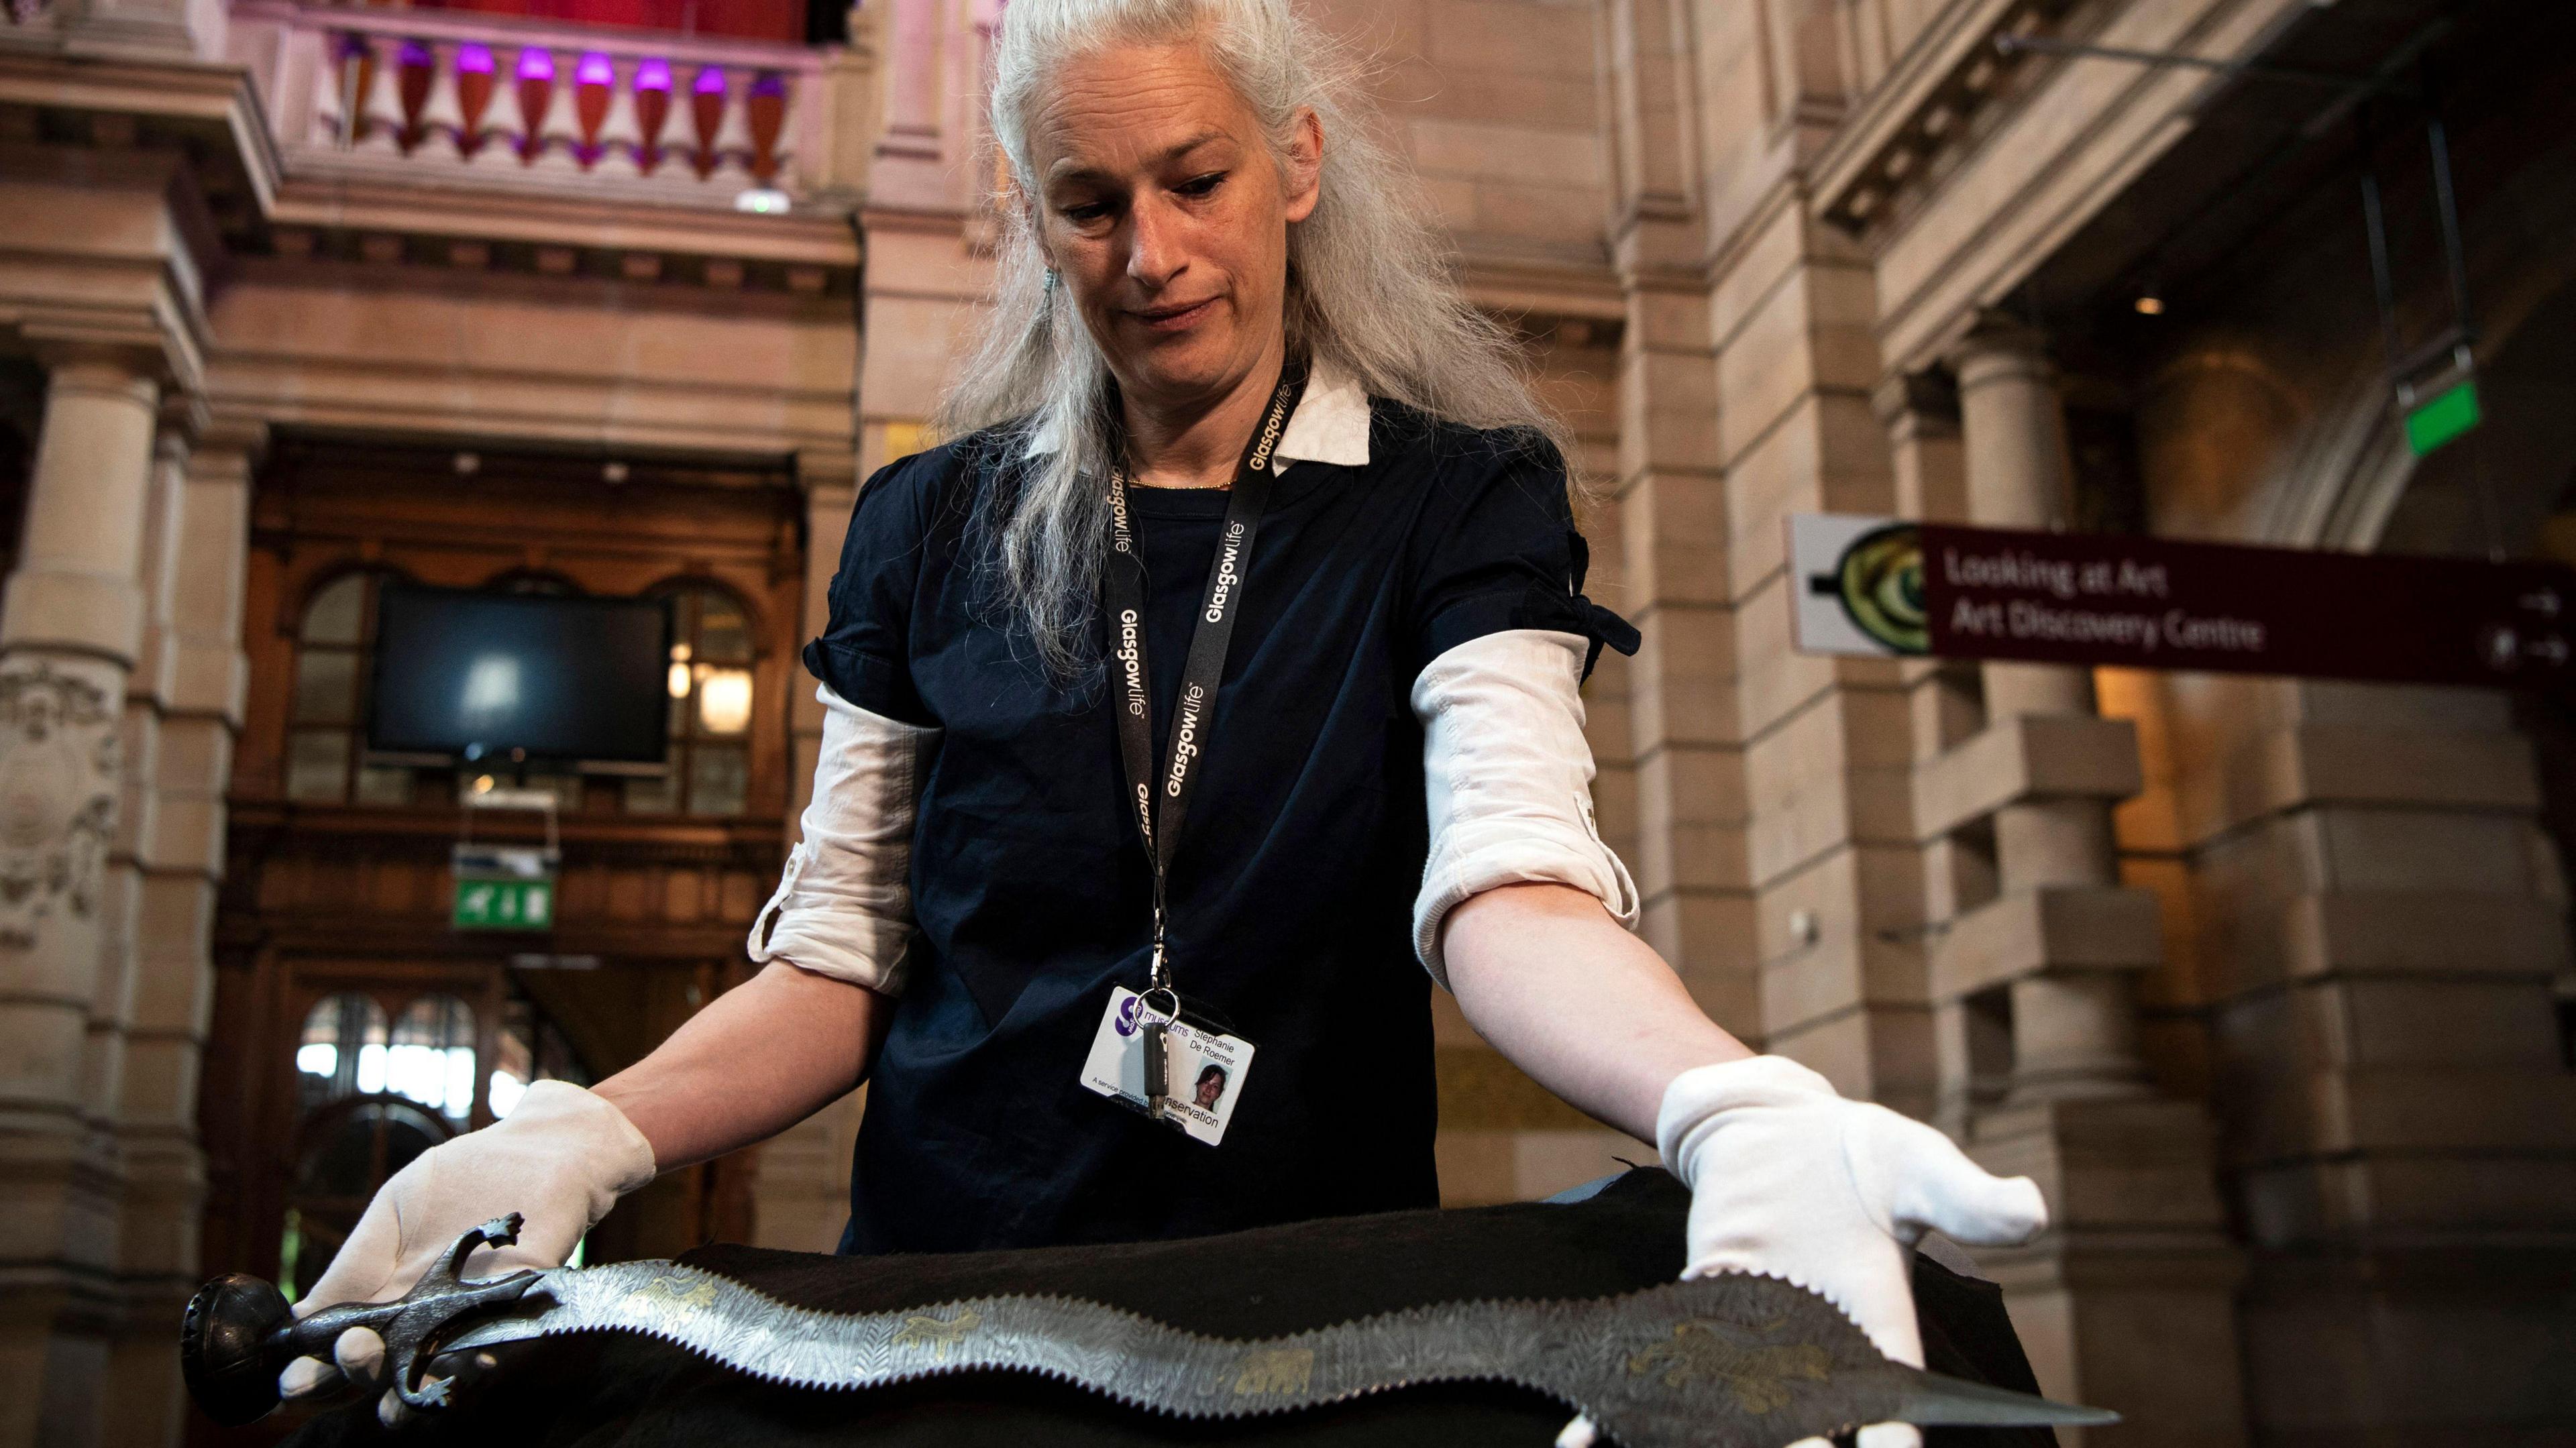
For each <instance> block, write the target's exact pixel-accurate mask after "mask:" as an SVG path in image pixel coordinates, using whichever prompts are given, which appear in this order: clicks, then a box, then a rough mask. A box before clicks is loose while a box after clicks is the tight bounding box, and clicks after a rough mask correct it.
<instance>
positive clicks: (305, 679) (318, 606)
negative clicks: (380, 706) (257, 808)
mask: <svg viewBox="0 0 2576 1448" xmlns="http://www.w3.org/2000/svg"><path fill="white" fill-rule="evenodd" d="M382 578H383V575H382V574H379V573H374V572H356V573H344V574H342V575H340V576H339V577H338V578H335V579H333V580H331V582H329V583H327V584H325V585H323V586H322V587H321V588H320V589H318V590H316V591H315V593H314V595H313V597H312V598H311V599H309V600H307V601H306V603H305V605H304V617H303V619H302V620H301V621H300V622H299V623H298V625H297V627H296V634H295V698H294V702H293V709H292V713H291V714H290V715H289V718H288V726H287V736H286V797H287V798H288V799H294V800H307V801H311V802H314V803H320V804H345V803H348V802H350V801H352V800H355V801H356V802H357V803H359V804H375V805H395V806H401V805H408V804H410V803H411V790H412V772H411V770H410V769H408V768H405V767H402V766H397V765H375V764H369V763H367V762H366V732H367V731H366V719H367V679H368V672H369V670H368V664H369V663H370V662H371V658H372V655H373V653H374V651H375V642H376V592H377V589H378V586H379V584H380V582H381V580H382Z"/></svg>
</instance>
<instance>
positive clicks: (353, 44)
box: [332, 30, 367, 60]
mask: <svg viewBox="0 0 2576 1448" xmlns="http://www.w3.org/2000/svg"><path fill="white" fill-rule="evenodd" d="M332 50H333V51H334V52H335V53H337V54H338V56H339V57H340V59H342V60H359V59H363V58H364V57H365V56H366V54H367V37H365V36H363V35H360V34H358V33H357V32H356V31H354V30H353V31H348V32H345V33H343V34H342V35H341V37H340V43H339V44H337V45H335V46H333V47H332Z"/></svg>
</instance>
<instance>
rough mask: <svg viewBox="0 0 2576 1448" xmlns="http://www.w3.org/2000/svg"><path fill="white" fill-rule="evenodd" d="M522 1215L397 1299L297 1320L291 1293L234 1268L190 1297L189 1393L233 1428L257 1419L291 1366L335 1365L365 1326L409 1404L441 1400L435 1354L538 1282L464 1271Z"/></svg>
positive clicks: (485, 1232)
mask: <svg viewBox="0 0 2576 1448" xmlns="http://www.w3.org/2000/svg"><path fill="white" fill-rule="evenodd" d="M521 1220H522V1219H521V1217H520V1216H519V1214H518V1213H516V1212H512V1213H511V1214H509V1215H508V1216H506V1217H495V1218H493V1219H492V1220H491V1221H488V1222H485V1223H483V1224H482V1225H481V1226H479V1227H476V1228H474V1229H473V1230H471V1231H469V1232H467V1233H465V1234H464V1235H463V1236H461V1237H459V1238H457V1240H456V1245H455V1246H454V1247H453V1248H450V1249H449V1251H448V1252H447V1255H446V1256H445V1257H444V1258H443V1259H441V1260H440V1261H439V1263H438V1264H437V1265H436V1266H434V1267H432V1268H430V1269H429V1270H428V1271H427V1272H424V1273H422V1274H421V1278H420V1281H418V1282H416V1283H414V1284H413V1285H412V1289H411V1291H409V1292H407V1293H405V1294H403V1295H402V1296H401V1297H399V1298H396V1299H395V1300H394V1301H391V1302H348V1303H342V1304H340V1305H339V1306H336V1307H326V1308H324V1309H322V1310H321V1311H319V1312H316V1313H314V1314H312V1315H311V1316H309V1317H305V1318H302V1319H300V1320H299V1319H298V1318H297V1317H296V1316H295V1309H294V1308H293V1307H291V1306H289V1305H288V1303H287V1301H286V1294H284V1293H282V1292H280V1291H278V1290H277V1288H276V1286H275V1285H273V1284H271V1283H268V1282H265V1281H262V1280H261V1279H259V1278H257V1277H253V1276H250V1275H248V1274H246V1273H241V1272H232V1273H227V1274H225V1275H224V1276H221V1277H218V1278H216V1279H214V1280H213V1281H211V1282H208V1283H207V1284H206V1285H205V1286H203V1287H200V1288H198V1289H197V1295H196V1296H194V1297H191V1298H189V1299H188V1310H187V1313H186V1315H185V1316H184V1317H183V1318H181V1320H180V1326H179V1373H180V1376H181V1378H182V1379H184V1380H185V1381H186V1383H187V1385H188V1396H190V1397H192V1398H195V1399H196V1400H197V1406H198V1407H199V1408H202V1409H203V1410H205V1414H206V1416H207V1417H209V1418H212V1419H214V1420H215V1421H216V1422H217V1423H220V1424H222V1425H224V1426H225V1427H227V1428H231V1427H238V1426H240V1425H241V1424H244V1423H250V1422H254V1421H257V1420H258V1419H260V1418H262V1417H265V1416H267V1414H268V1413H269V1411H270V1410H271V1409H273V1408H275V1407H276V1406H277V1404H278V1398H279V1394H278V1390H277V1375H278V1374H279V1373H281V1372H283V1371H285V1370H286V1365H287V1364H288V1363H291V1362H293V1361H294V1360H295V1359H297V1358H299V1357H318V1358H321V1359H323V1360H325V1361H328V1360H329V1359H330V1357H331V1345H332V1343H334V1342H335V1341H337V1340H338V1339H339V1336H340V1334H342V1333H344V1332H347V1331H348V1330H349V1329H351V1328H354V1327H365V1328H372V1329H374V1330H375V1333H376V1335H377V1336H379V1337H381V1338H383V1339H384V1341H385V1366H386V1369H387V1371H388V1372H389V1373H390V1374H391V1375H392V1378H393V1388H394V1391H395V1392H396V1393H398V1394H400V1395H401V1397H402V1400H403V1401H404V1402H406V1403H408V1404H410V1405H411V1406H413V1407H415V1408H432V1407H438V1406H441V1405H443V1404H444V1403H445V1402H446V1399H447V1393H446V1387H447V1381H446V1379H444V1378H438V1379H430V1380H428V1381H423V1377H424V1369H425V1367H426V1365H427V1363H428V1362H429V1360H430V1358H431V1357H433V1356H435V1355H436V1354H437V1353H438V1352H439V1351H440V1349H441V1346H442V1345H443V1344H444V1343H445V1342H446V1341H447V1340H448V1339H450V1338H452V1337H454V1336H455V1335H456V1334H457V1333H459V1332H461V1331H463V1330H464V1329H465V1328H466V1327H467V1326H469V1325H470V1323H469V1319H473V1318H479V1317H481V1316H483V1315H485V1312H484V1310H485V1309H488V1308H493V1307H498V1306H502V1305H505V1304H508V1303H512V1302H516V1301H517V1300H518V1299H519V1297H520V1296H521V1295H522V1294H524V1293H525V1292H526V1291H527V1290H528V1289H529V1288H530V1287H532V1286H534V1285H536V1283H537V1281H538V1278H539V1274H537V1273H535V1272H513V1273H511V1274H510V1275H509V1276H507V1277H499V1278H495V1279H493V1280H491V1281H489V1282H467V1281H465V1280H463V1279H462V1277H461V1276H460V1273H461V1272H462V1271H463V1269H464V1266H465V1259H466V1258H467V1257H469V1256H472V1255H473V1253H474V1251H475V1249H477V1248H479V1247H485V1246H495V1245H498V1246H506V1245H508V1244H510V1243H512V1242H516V1241H517V1240H519V1224H520V1222H521Z"/></svg>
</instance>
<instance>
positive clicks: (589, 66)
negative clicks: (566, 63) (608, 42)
mask: <svg viewBox="0 0 2576 1448" xmlns="http://www.w3.org/2000/svg"><path fill="white" fill-rule="evenodd" d="M616 79H617V72H616V70H615V69H614V68H613V67H611V66H610V65H609V63H608V57H607V56H605V55H602V54H600V53H599V52H598V51H596V50H594V51H591V52H589V53H587V54H585V55H583V56H582V58H581V59H580V60H579V61H578V62H576V63H575V64H574V66H573V68H572V83H573V84H574V85H610V84H613V83H615V81H616Z"/></svg>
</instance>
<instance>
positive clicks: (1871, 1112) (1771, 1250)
mask: <svg viewBox="0 0 2576 1448" xmlns="http://www.w3.org/2000/svg"><path fill="white" fill-rule="evenodd" d="M1655 1144H1656V1146H1657V1147H1658V1148H1659V1149H1661V1150H1662V1152H1663V1155H1664V1166H1665V1168H1666V1169H1667V1170H1669V1171H1670V1172H1672V1174H1673V1175H1674V1176H1676V1177H1679V1178H1681V1180H1682V1183H1683V1185H1685V1186H1688V1187H1689V1188H1690V1189H1691V1209H1690V1228H1689V1251H1688V1262H1689V1265H1688V1266H1687V1267H1685V1268H1684V1269H1683V1271H1682V1275H1683V1276H1684V1277H1700V1276H1705V1275H1707V1274H1709V1273H1712V1272H1758V1273H1761V1274H1763V1275H1765V1276H1770V1277H1778V1278H1781V1279H1783V1280H1785V1281H1788V1282H1792V1283H1795V1284H1796V1285H1798V1286H1800V1287H1804V1288H1806V1289H1808V1290H1809V1291H1811V1292H1814V1293H1816V1294H1817V1295H1819V1296H1821V1297H1823V1298H1825V1299H1826V1300H1827V1301H1829V1302H1831V1303H1833V1304H1834V1305H1835V1306H1836V1307H1839V1308H1841V1309H1842V1310H1843V1313H1844V1314H1845V1315H1846V1316H1848V1317H1850V1318H1851V1319H1852V1321H1854V1322H1856V1323H1858V1324H1859V1325H1860V1329H1861V1331H1863V1332H1865V1333H1867V1334H1868V1335H1869V1340H1870V1342H1871V1343H1872V1344H1874V1345H1875V1346H1876V1347H1877V1348H1878V1350H1879V1351H1880V1352H1882V1353H1885V1354H1886V1355H1887V1356H1888V1357H1890V1358H1892V1359H1894V1360H1895V1361H1897V1362H1901V1363H1904V1364H1906V1365H1908V1366H1910V1367H1918V1368H1919V1367H1921V1366H1923V1338H1922V1333H1921V1330H1920V1329H1919V1328H1918V1327H1917V1326H1916V1323H1915V1318H1914V1292H1913V1288H1912V1286H1911V1285H1910V1263H1909V1261H1908V1258H1907V1253H1908V1252H1909V1250H1910V1249H1911V1248H1912V1247H1913V1246H1914V1244H1915V1243H1916V1242H1918V1241H1920V1240H1922V1237H1923V1234H1924V1233H1925V1232H1926V1231H1933V1230H1937V1231H1940V1232H1943V1233H1946V1234H1948V1235H1949V1236H1951V1237H1953V1238H1955V1239H1957V1240H1959V1241H1961V1242H1965V1243H1968V1244H1971V1245H1974V1246H1981V1247H2004V1246H2013V1245H2016V1244H2018V1243H2022V1242H2027V1241H2029V1240H2030V1239H2031V1238H2033V1237H2035V1236H2037V1235H2039V1233H2040V1231H2041V1230H2042V1229H2043V1228H2045V1227H2046V1226H2047V1225H2048V1206H2047V1204H2046V1203H2045V1202H2044V1201H2042V1200H2041V1198H2040V1195H2039V1186H2038V1184H2037V1183H2035V1182H2033V1181H2032V1180H2031V1179H2030V1178H2028V1177H2015V1178H2013V1179H2012V1180H2010V1181H2006V1180H2004V1179H2002V1178H2000V1177H1996V1176H1991V1175H1989V1174H1987V1172H1986V1171H1985V1169H1984V1168H1982V1167H1980V1166H1978V1165H1977V1164H1976V1163H1975V1162H1972V1161H1970V1160H1968V1158H1967V1155H1966V1153H1964V1152H1962V1151H1960V1150H1959V1148H1958V1147H1956V1146H1954V1145H1952V1144H1951V1141H1950V1138H1948V1137H1946V1136H1943V1135H1942V1134H1941V1133H1940V1132H1938V1131H1935V1130H1933V1129H1932V1128H1931V1127H1929V1126H1926V1125H1924V1124H1923V1123H1922V1122H1919V1121H1915V1120H1913V1119H1911V1118H1909V1117H1905V1116H1901V1115H1899V1114H1897V1113H1896V1112H1893V1111H1890V1110H1888V1109H1887V1108H1886V1107H1884V1106H1875V1105H1872V1104H1870V1103H1868V1102H1863V1101H1845V1100H1844V1099H1843V1098H1842V1097H1840V1096H1838V1095H1836V1094H1834V1088H1833V1086H1832V1084H1831V1083H1830V1082H1828V1081H1826V1080H1825V1078H1824V1077H1822V1076H1819V1075H1817V1074H1816V1073H1815V1072H1813V1071H1811V1070H1808V1069H1807V1068H1806V1067H1804V1066H1801V1065H1799V1064H1798V1063H1797V1062H1795V1061H1792V1060H1789V1059H1787V1058H1786V1057H1782V1056H1756V1057H1753V1058H1752V1059H1750V1060H1744V1061H1728V1062H1724V1063H1722V1064H1720V1065H1715V1066H1701V1067H1698V1068H1696V1069H1694V1070H1689V1071H1684V1072H1683V1073H1682V1074H1680V1075H1679V1076H1676V1077H1674V1078H1673V1081H1672V1084H1671V1085H1669V1086H1667V1087H1665V1088H1664V1102H1663V1109H1662V1110H1661V1111H1660V1112H1659V1113H1657V1116H1656V1120H1655ZM1590 1428H1591V1424H1590V1423H1589V1422H1587V1421H1586V1420H1583V1419H1577V1420H1575V1422H1574V1423H1571V1424H1568V1425H1567V1428H1566V1433H1565V1435H1564V1436H1563V1437H1560V1438H1559V1439H1558V1442H1559V1443H1561V1444H1569V1445H1571V1444H1581V1443H1588V1442H1590V1441H1592V1439H1591V1435H1590V1433H1589V1432H1588V1431H1585V1430H1589V1429H1590ZM1860 1436H1861V1444H1862V1448H1918V1445H1920V1444H1921V1443H1922V1441H1923V1435H1922V1433H1921V1432H1920V1431H1919V1430H1918V1429H1916V1428H1914V1427H1913V1426H1912V1425H1910V1424H1906V1423H1874V1424H1871V1425H1869V1426H1867V1427H1865V1428H1863V1429H1862V1430H1861V1435H1860ZM1807 1441H1808V1442H1811V1443H1813V1442H1820V1441H1821V1440H1815V1439H1810V1440H1807Z"/></svg>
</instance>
